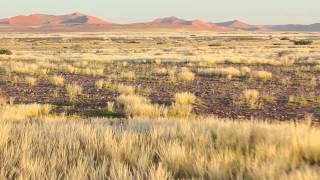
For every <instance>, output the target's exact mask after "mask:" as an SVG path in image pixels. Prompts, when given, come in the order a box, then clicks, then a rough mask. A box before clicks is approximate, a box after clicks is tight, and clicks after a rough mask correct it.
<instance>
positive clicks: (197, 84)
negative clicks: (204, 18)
mask: <svg viewBox="0 0 320 180" xmlns="http://www.w3.org/2000/svg"><path fill="white" fill-rule="evenodd" d="M119 31H120V32H115V31H114V32H99V33H95V32H91V33H88V34H83V33H75V34H73V33H48V34H42V33H37V34H29V33H21V34H20V33H19V34H18V35H17V34H16V33H13V32H12V33H3V34H0V36H2V37H4V38H0V47H5V48H8V49H11V50H12V51H13V52H14V53H13V54H11V55H10V56H8V55H1V56H0V90H1V91H0V165H1V166H0V179H299V178H300V179H312V178H314V179H319V177H320V174H319V171H318V170H319V168H320V163H319V162H320V161H319V159H320V158H319V154H320V153H319V152H320V145H319V143H317V142H318V141H316V140H317V139H319V137H320V130H319V127H318V126H319V122H320V113H319V112H320V110H319V107H320V86H319V77H320V61H319V54H320V43H319V42H320V41H319V40H318V37H317V36H318V35H317V34H316V33H307V34H303V33H296V32H295V33H285V32H283V33H271V34H272V38H268V37H269V35H270V33H263V32H261V33H260V32H259V33H255V34H250V33H248V32H239V34H238V33H237V34H228V33H225V32H223V33H220V32H215V33H210V32H198V33H197V35H193V33H194V32H189V31H185V30H181V31H174V32H164V31H161V32H153V31H150V32H143V33H141V32H122V31H121V30H119ZM84 36H85V37H84ZM251 36H252V37H251ZM253 36H254V37H253ZM16 37H19V38H16ZM75 37H77V38H75ZM266 37H267V38H266ZM281 37H288V39H283V41H280V38H281ZM296 39H310V40H312V41H313V43H312V44H305V45H302V44H301V45H296V46H295V45H293V40H296ZM298 41H299V40H298ZM215 42H222V45H223V46H221V45H215V44H214V43H215ZM0 49H1V48H0ZM27 85H28V86H27ZM216 117H223V119H220V118H216ZM229 118H230V119H229ZM249 119H250V121H247V120H249ZM256 119H259V120H256ZM260 119H261V120H260ZM278 120H280V121H281V122H280V121H278ZM271 122H272V123H271ZM66 137H67V138H66Z"/></svg>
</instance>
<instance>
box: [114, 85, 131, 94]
mask: <svg viewBox="0 0 320 180" xmlns="http://www.w3.org/2000/svg"><path fill="white" fill-rule="evenodd" d="M117 90H118V92H119V93H120V94H125V95H129V94H135V87H133V86H126V85H123V84H119V85H118V86H117Z"/></svg>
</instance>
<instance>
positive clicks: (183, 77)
mask: <svg viewBox="0 0 320 180" xmlns="http://www.w3.org/2000/svg"><path fill="white" fill-rule="evenodd" d="M177 78H178V80H180V81H193V80H194V79H195V74H194V73H193V72H191V71H190V69H188V68H182V69H181V70H180V72H179V73H178V74H177Z"/></svg>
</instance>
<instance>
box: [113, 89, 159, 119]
mask: <svg viewBox="0 0 320 180" xmlns="http://www.w3.org/2000/svg"><path fill="white" fill-rule="evenodd" d="M117 101H118V103H119V104H121V105H123V109H124V112H125V114H126V115H127V116H128V117H160V116H161V115H163V113H164V108H162V107H160V106H157V105H153V104H151V103H150V101H149V100H148V99H147V98H145V97H142V96H139V95H134V94H129V95H125V94H122V95H120V96H119V97H118V99H117Z"/></svg>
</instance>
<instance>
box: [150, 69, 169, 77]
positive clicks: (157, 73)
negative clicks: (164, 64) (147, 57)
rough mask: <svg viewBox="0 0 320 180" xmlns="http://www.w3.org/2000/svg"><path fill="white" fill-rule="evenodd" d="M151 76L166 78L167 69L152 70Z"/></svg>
mask: <svg viewBox="0 0 320 180" xmlns="http://www.w3.org/2000/svg"><path fill="white" fill-rule="evenodd" d="M153 74H155V75H158V76H166V75H168V69H166V68H155V69H154V70H153Z"/></svg>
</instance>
